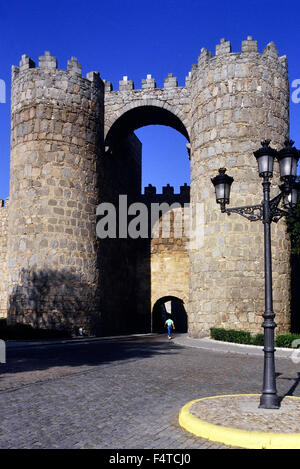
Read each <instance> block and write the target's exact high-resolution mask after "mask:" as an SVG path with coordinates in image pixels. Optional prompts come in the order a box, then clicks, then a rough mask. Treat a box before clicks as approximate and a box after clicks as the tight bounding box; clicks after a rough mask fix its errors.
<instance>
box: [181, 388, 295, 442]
mask: <svg viewBox="0 0 300 469" xmlns="http://www.w3.org/2000/svg"><path fill="white" fill-rule="evenodd" d="M239 396H243V397H244V396H258V394H229V395H224V396H213V397H204V398H202V399H195V400H194V401H191V402H188V403H187V404H185V405H184V406H183V407H182V408H181V410H180V413H179V425H180V426H181V427H183V428H184V429H185V430H187V431H188V432H190V433H193V434H194V435H196V436H199V437H201V438H206V439H208V440H210V441H215V442H218V443H223V444H225V445H229V446H237V447H240V448H248V449H300V433H262V432H253V431H247V430H239V429H238V428H230V427H222V426H220V425H214V424H212V423H209V422H205V421H204V420H200V419H199V418H197V417H196V416H195V415H193V414H191V413H190V408H191V406H192V405H193V404H195V403H196V402H199V401H203V400H206V399H218V398H221V397H239ZM287 397H288V398H289V399H300V398H299V397H294V396H287Z"/></svg>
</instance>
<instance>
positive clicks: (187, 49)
mask: <svg viewBox="0 0 300 469" xmlns="http://www.w3.org/2000/svg"><path fill="white" fill-rule="evenodd" d="M299 33H300V21H299V2H296V1H286V2H283V1H278V0H272V1H270V0H268V1H263V0H254V1H251V0H247V1H245V0H240V1H236V0H231V1H224V0H222V1H219V0H215V1H213V2H212V1H200V0H184V1H182V0H159V1H158V0H151V1H150V2H143V1H142V0H139V1H136V0H105V1H104V0H96V1H95V0H90V1H89V2H81V1H78V0H72V1H70V0H69V1H67V0H60V1H56V0H53V1H51V2H44V1H43V0H39V1H36V0H27V1H24V0H23V1H16V0H11V1H9V2H4V1H3V0H0V64H1V67H0V79H2V80H5V82H6V84H7V103H6V104H0V158H1V167H0V197H2V198H5V197H7V196H8V192H9V188H8V187H9V186H8V183H9V140H10V135H9V133H10V109H9V99H10V96H9V88H10V70H11V65H12V64H14V65H18V64H19V60H20V57H21V55H22V54H24V53H26V54H28V55H29V56H30V57H32V58H33V60H35V61H36V62H37V61H38V57H39V55H42V54H43V53H44V51H45V50H49V51H51V53H52V54H53V55H55V56H56V57H57V59H58V66H59V68H66V64H67V60H68V58H70V57H71V56H76V57H77V58H78V60H79V61H80V62H81V63H82V66H83V73H87V72H89V71H91V70H97V71H99V72H100V75H101V77H102V78H104V79H106V80H109V81H111V82H112V83H113V86H114V89H117V88H118V82H119V80H120V79H122V76H123V75H128V76H129V78H130V79H132V80H134V82H135V87H136V88H140V87H141V80H142V79H143V78H145V77H146V75H147V74H149V73H151V74H152V76H153V77H154V78H155V79H156V81H157V86H158V87H162V86H163V80H164V78H165V77H166V76H167V74H168V73H171V72H172V73H174V75H175V76H177V77H178V81H179V85H184V80H185V76H186V75H187V74H188V72H189V71H190V69H191V65H192V64H193V63H195V62H197V58H198V55H199V53H200V49H201V48H202V47H206V48H207V49H209V50H211V51H212V52H213V53H214V52H215V45H216V44H217V43H219V40H220V39H221V38H223V37H224V38H226V39H227V40H230V41H231V43H232V49H233V52H239V51H240V44H241V41H242V40H243V39H246V37H247V36H248V35H252V36H253V38H254V39H256V40H258V47H259V51H262V50H263V48H264V47H265V46H266V44H267V43H268V42H270V41H274V42H275V43H276V46H277V48H278V50H279V54H280V55H284V54H286V55H287V57H288V62H289V74H290V81H291V82H292V81H293V80H295V79H300V60H299V50H300V34H299ZM290 113H291V138H292V139H293V140H295V142H296V146H297V147H298V148H300V135H299V124H300V103H299V104H294V103H291V106H290ZM137 135H138V136H139V138H140V139H141V140H142V143H143V147H144V151H143V158H144V163H143V184H144V185H146V184H148V183H149V182H151V183H152V184H156V185H157V186H158V187H159V188H160V186H161V185H162V184H166V183H168V182H169V183H170V184H173V185H174V186H175V188H176V189H178V187H179V185H180V184H182V183H184V182H185V181H187V182H188V181H189V163H188V159H187V153H186V149H185V143H186V142H185V139H184V138H183V137H182V136H181V135H179V134H178V133H177V132H175V131H174V130H172V129H168V128H161V127H158V126H155V127H152V126H151V127H145V128H143V129H141V130H139V131H138V132H137Z"/></svg>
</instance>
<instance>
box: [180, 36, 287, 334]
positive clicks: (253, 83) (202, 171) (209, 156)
mask: <svg viewBox="0 0 300 469" xmlns="http://www.w3.org/2000/svg"><path fill="white" fill-rule="evenodd" d="M191 90H192V91H191V92H192V111H191V119H192V125H191V201H192V203H203V204H204V230H205V232H204V233H205V236H204V243H203V246H202V247H201V248H200V249H198V250H192V251H191V252H190V261H191V274H190V285H191V289H190V320H189V333H190V335H191V336H194V337H197V336H201V335H207V334H208V332H209V328H210V327H211V326H220V327H226V328H235V329H246V330H249V331H251V332H261V331H262V329H261V323H262V317H261V314H262V313H263V311H264V277H263V276H264V263H263V262H264V261H263V225H262V223H260V222H254V223H250V222H249V221H248V220H246V219H244V218H242V217H241V216H239V215H236V214H232V215H231V216H230V217H228V216H227V215H226V214H221V213H220V208H219V206H217V204H216V201H215V194H214V188H213V186H212V184H211V182H210V177H213V176H214V175H216V172H217V170H218V168H220V167H226V168H227V170H228V174H230V175H231V176H233V177H234V179H235V182H234V183H233V185H232V188H231V194H232V197H231V205H232V206H242V205H250V204H257V203H260V202H261V200H262V198H263V193H262V186H261V182H262V181H261V180H260V178H259V177H258V172H257V163H256V160H255V158H254V156H253V151H254V150H256V149H258V148H259V147H260V146H261V145H260V142H261V140H263V139H265V138H269V139H271V141H272V143H271V145H272V146H273V147H275V148H277V149H278V148H281V147H282V146H283V142H284V139H285V138H286V137H287V136H288V134H289V90H288V73H287V62H286V57H285V56H284V57H278V52H277V50H276V48H275V45H274V44H273V43H270V44H268V45H267V47H266V48H265V49H264V51H263V53H262V54H259V53H257V43H256V41H253V40H252V38H251V37H249V38H248V40H246V41H243V43H242V52H241V53H231V46H230V42H228V41H225V40H222V41H221V43H220V44H219V45H218V46H217V47H216V56H215V57H212V55H211V54H210V53H209V52H208V51H207V50H206V49H202V51H201V55H200V57H199V61H198V65H197V66H194V67H193V70H192V77H191ZM273 183H274V184H273V189H275V187H277V188H278V186H277V183H278V167H277V166H276V171H275V176H274V179H273ZM272 236H273V241H272V247H273V284H274V311H275V313H276V323H277V324H278V328H277V329H276V332H284V331H288V330H289V324H290V316H289V313H290V303H289V291H290V276H289V272H290V267H289V242H288V238H287V235H286V229H285V222H284V220H281V221H280V222H279V223H278V225H276V224H273V226H272Z"/></svg>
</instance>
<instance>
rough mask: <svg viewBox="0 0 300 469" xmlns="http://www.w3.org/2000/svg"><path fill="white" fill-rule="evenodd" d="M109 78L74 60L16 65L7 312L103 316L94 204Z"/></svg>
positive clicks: (79, 320) (65, 321)
mask: <svg viewBox="0 0 300 469" xmlns="http://www.w3.org/2000/svg"><path fill="white" fill-rule="evenodd" d="M103 95H104V85H103V82H102V80H101V79H100V78H99V75H98V74H97V73H94V72H92V73H90V74H88V75H87V78H83V77H82V76H81V66H80V64H79V63H78V62H77V60H76V59H75V58H72V59H71V60H69V61H68V70H67V71H65V70H58V69H57V62H56V59H55V57H52V56H51V55H50V53H48V52H46V53H45V55H44V56H42V57H40V58H39V67H38V68H35V64H34V62H33V61H32V60H31V59H30V58H29V57H27V56H23V57H22V60H21V62H20V67H19V68H18V67H13V76H12V122H11V127H12V133H11V182H10V194H11V197H10V210H9V238H8V284H9V289H8V292H9V319H10V321H11V322H14V321H19V322H29V323H33V324H34V325H36V326H40V327H68V328H71V329H72V328H75V327H78V326H80V325H83V326H85V327H87V328H89V327H90V323H91V322H93V321H94V320H96V319H97V318H96V317H95V316H97V314H98V306H97V304H98V298H97V297H98V267H97V249H96V248H97V246H96V229H95V226H96V219H95V213H96V206H97V204H98V202H99V193H98V192H99V187H98V159H99V157H100V155H101V151H102V148H103Z"/></svg>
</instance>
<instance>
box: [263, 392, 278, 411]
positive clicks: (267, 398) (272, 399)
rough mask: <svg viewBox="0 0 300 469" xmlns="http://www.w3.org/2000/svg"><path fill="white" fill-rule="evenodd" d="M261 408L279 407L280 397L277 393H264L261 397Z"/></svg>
mask: <svg viewBox="0 0 300 469" xmlns="http://www.w3.org/2000/svg"><path fill="white" fill-rule="evenodd" d="M259 408H260V409H279V408H280V399H279V397H278V396H277V394H262V395H261V397H260V404H259Z"/></svg>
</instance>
